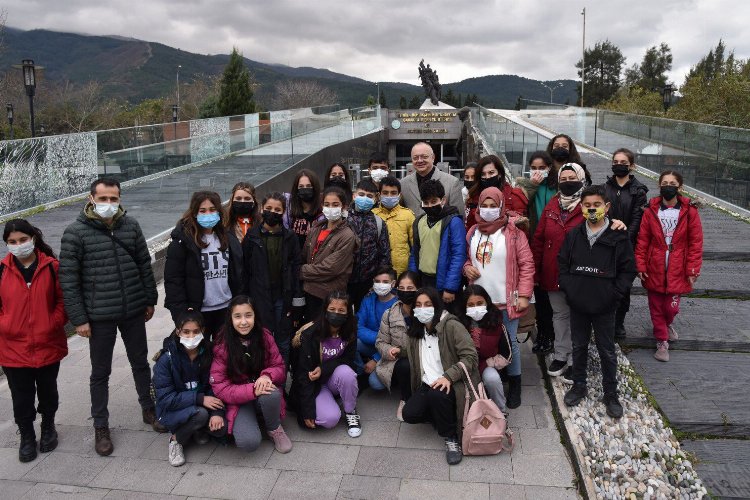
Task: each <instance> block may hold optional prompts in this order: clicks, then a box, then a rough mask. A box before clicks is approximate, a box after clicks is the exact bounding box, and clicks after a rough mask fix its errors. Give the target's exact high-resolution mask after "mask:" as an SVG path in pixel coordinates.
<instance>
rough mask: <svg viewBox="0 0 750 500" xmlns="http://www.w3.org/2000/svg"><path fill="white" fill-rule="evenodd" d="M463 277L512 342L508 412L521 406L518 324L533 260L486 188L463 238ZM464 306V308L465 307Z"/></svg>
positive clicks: (499, 200) (498, 195)
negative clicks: (483, 293)
mask: <svg viewBox="0 0 750 500" xmlns="http://www.w3.org/2000/svg"><path fill="white" fill-rule="evenodd" d="M466 242H467V247H466V251H467V258H466V263H465V264H464V274H465V275H466V277H467V278H468V279H469V283H471V284H474V283H475V284H477V285H480V286H482V287H483V288H484V289H485V290H487V292H488V295H489V296H490V298H491V299H492V303H493V304H494V305H495V306H497V307H498V308H499V309H501V310H502V322H503V324H504V325H505V329H506V330H507V331H508V335H509V336H510V338H511V339H512V340H513V342H511V345H512V348H513V361H512V362H511V364H510V366H509V367H508V375H509V379H508V408H518V407H519V406H520V405H521V353H520V350H519V348H518V342H517V341H516V331H517V330H518V320H519V318H520V317H521V316H523V315H524V313H525V312H526V309H528V307H529V300H530V299H531V296H532V294H533V292H534V257H533V255H532V254H531V249H530V248H529V242H528V240H527V239H526V235H525V234H524V232H523V231H521V230H520V229H518V228H517V227H516V225H515V224H509V223H508V213H507V210H506V208H505V198H504V197H503V193H502V192H500V190H499V189H497V188H487V189H485V190H484V191H482V194H480V195H479V218H478V223H477V225H476V226H475V227H474V228H472V230H471V231H469V233H468V234H467V235H466ZM464 305H465V304H464Z"/></svg>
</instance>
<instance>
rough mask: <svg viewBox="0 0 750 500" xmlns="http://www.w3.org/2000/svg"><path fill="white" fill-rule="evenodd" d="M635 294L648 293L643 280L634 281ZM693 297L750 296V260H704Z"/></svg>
mask: <svg viewBox="0 0 750 500" xmlns="http://www.w3.org/2000/svg"><path fill="white" fill-rule="evenodd" d="M632 293H633V294H637V295H646V290H645V289H644V288H643V287H642V286H641V280H639V279H637V278H636V280H635V282H634V283H633V290H632ZM688 296H692V297H698V296H699V297H712V298H713V297H715V298H738V299H749V298H750V262H744V261H719V260H704V261H703V267H702V268H701V275H700V278H698V281H696V282H695V286H694V289H693V292H692V293H690V294H688Z"/></svg>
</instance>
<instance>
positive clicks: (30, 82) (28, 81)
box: [21, 59, 36, 137]
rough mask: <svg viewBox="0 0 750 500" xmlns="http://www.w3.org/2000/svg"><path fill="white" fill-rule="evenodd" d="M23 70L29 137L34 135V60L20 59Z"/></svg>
mask: <svg viewBox="0 0 750 500" xmlns="http://www.w3.org/2000/svg"><path fill="white" fill-rule="evenodd" d="M21 69H22V70H23V85H24V87H26V95H27V96H29V114H30V115H31V137H35V136H36V132H35V130H34V92H35V91H36V68H35V66H34V61H32V60H31V59H24V60H23V61H21Z"/></svg>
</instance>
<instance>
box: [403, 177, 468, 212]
mask: <svg viewBox="0 0 750 500" xmlns="http://www.w3.org/2000/svg"><path fill="white" fill-rule="evenodd" d="M417 175H419V174H417V173H416V172H413V173H411V174H409V175H407V176H406V177H404V178H403V179H401V194H402V195H403V198H404V203H406V207H407V208H409V209H411V211H412V212H414V216H415V217H417V218H419V216H420V215H422V214H423V213H424V210H422V200H421V198H420V197H419V185H418V184H417ZM432 179H435V180H436V181H440V183H441V184H442V185H443V187H444V188H445V204H446V205H451V206H454V207H456V208H457V209H458V213H459V214H461V217H462V218H463V217H464V197H463V195H461V188H462V187H463V185H462V184H461V182H459V180H458V179H457V178H456V177H453V176H452V175H451V174H447V173H445V172H443V171H442V170H439V169H438V168H437V167H435V171H434V172H433V173H432Z"/></svg>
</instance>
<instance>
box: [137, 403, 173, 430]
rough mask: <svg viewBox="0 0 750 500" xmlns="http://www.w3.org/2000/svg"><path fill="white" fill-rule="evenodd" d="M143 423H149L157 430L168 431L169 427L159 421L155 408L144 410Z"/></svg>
mask: <svg viewBox="0 0 750 500" xmlns="http://www.w3.org/2000/svg"><path fill="white" fill-rule="evenodd" d="M142 414H143V423H144V424H148V425H150V426H151V428H152V429H153V430H155V431H156V432H161V433H164V432H167V428H166V427H164V426H163V425H161V424H160V423H159V420H157V418H156V410H155V409H154V408H148V409H146V410H143V412H142Z"/></svg>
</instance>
